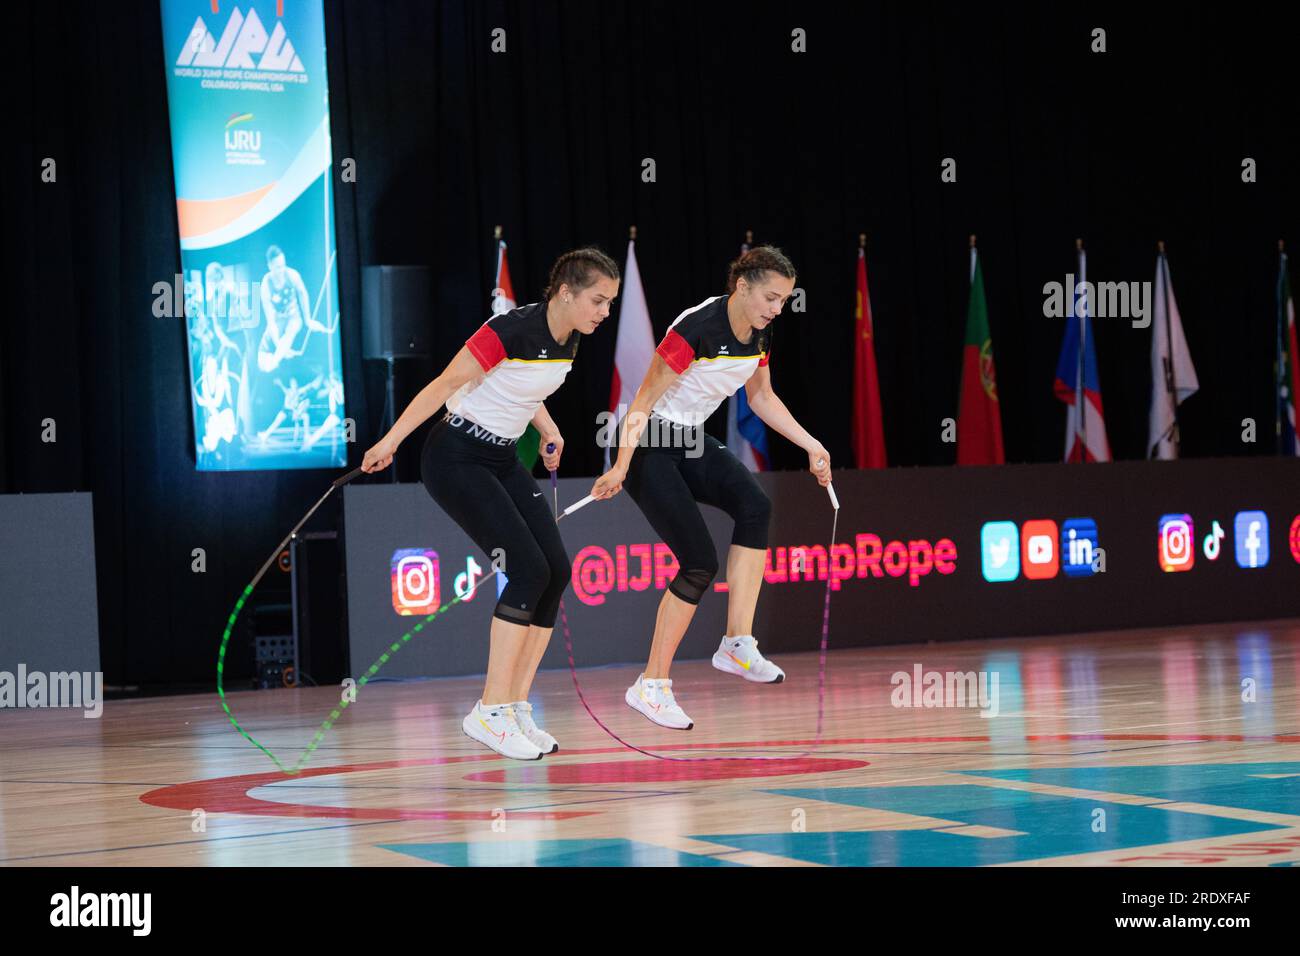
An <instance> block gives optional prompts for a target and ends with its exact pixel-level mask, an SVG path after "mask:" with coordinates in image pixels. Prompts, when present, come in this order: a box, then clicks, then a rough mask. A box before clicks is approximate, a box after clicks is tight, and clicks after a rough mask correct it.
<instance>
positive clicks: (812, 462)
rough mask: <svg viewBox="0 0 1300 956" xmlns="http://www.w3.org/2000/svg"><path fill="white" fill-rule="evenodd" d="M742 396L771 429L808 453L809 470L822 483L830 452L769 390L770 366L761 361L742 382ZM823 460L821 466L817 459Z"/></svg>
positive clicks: (826, 478)
mask: <svg viewBox="0 0 1300 956" xmlns="http://www.w3.org/2000/svg"><path fill="white" fill-rule="evenodd" d="M745 397H746V398H747V399H749V407H750V408H752V409H753V410H754V414H755V415H757V416H758V417H759V418H761V419H763V421H764V422H766V423H767V424H768V425H770V426H771V427H772V429H773V430H775V431H776V432H778V433H780V434H781V435H783V436H784V437H785V438H788V439H789V440H790V441H792V442H794V443H795V444H796V445H798V446H799V447H800V448H802V449H803V450H804V451H806V452H807V453H808V470H809V471H811V472H812V473H813V475H814V476H815V477H816V478H817V481H818V482H820V483H821V484H822V485H823V486H825V485H827V484H829V483H830V480H831V453H830V452H828V451H827V450H826V449H825V447H824V446H823V445H822V443H821V442H819V441H818V440H817V439H816V438H813V437H812V435H810V434H808V432H807V431H806V430H805V429H804V427H803V426H802V425H800V424H799V423H798V422H797V421H795V418H794V416H793V415H791V414H790V409H788V408H786V407H785V402H783V401H781V399H780V398H779V397H777V394H776V392H775V391H773V390H772V370H771V369H770V368H768V367H767V366H766V365H760V366H759V367H758V368H757V369H755V370H754V374H753V375H751V376H750V377H749V381H748V382H746V383H745ZM818 461H820V462H822V466H821V467H820V468H818V467H817V462H818Z"/></svg>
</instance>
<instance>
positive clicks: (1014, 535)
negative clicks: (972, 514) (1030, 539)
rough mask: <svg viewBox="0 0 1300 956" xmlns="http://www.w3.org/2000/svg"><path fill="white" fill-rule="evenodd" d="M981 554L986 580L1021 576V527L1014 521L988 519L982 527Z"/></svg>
mask: <svg viewBox="0 0 1300 956" xmlns="http://www.w3.org/2000/svg"><path fill="white" fill-rule="evenodd" d="M980 555H981V559H982V564H983V568H984V580H985V581H1014V580H1015V579H1016V578H1018V577H1020V529H1019V528H1017V527H1016V523H1015V522H1014V521H988V522H985V524H984V527H982V528H980Z"/></svg>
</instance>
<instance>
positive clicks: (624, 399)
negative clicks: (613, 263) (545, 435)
mask: <svg viewBox="0 0 1300 956" xmlns="http://www.w3.org/2000/svg"><path fill="white" fill-rule="evenodd" d="M621 291H622V293H623V306H622V308H621V309H620V310H619V313H618V337H617V339H615V342H614V379H613V381H612V382H611V385H610V390H609V410H610V411H611V412H613V413H614V417H613V418H612V419H611V421H610V423H609V429H608V431H607V432H606V443H605V469H606V470H607V471H608V470H609V466H610V447H611V446H612V445H613V444H614V443H616V442H617V441H618V436H617V435H616V434H615V433H614V426H615V425H616V424H617V423H618V420H619V419H620V418H621V417H622V416H623V415H626V414H627V410H628V409H629V408H631V407H632V399H633V398H635V397H636V392H637V389H639V388H640V387H641V382H642V381H644V380H645V377H646V373H647V372H649V371H650V360H651V359H653V358H654V354H655V333H654V328H653V327H652V326H651V325H650V308H649V306H647V305H646V301H645V288H644V287H643V286H642V285H641V270H640V269H638V268H637V265H636V243H635V242H634V241H633V240H631V239H629V240H628V242H627V265H626V266H625V267H624V269H623V287H622V289H621ZM620 406H621V407H620Z"/></svg>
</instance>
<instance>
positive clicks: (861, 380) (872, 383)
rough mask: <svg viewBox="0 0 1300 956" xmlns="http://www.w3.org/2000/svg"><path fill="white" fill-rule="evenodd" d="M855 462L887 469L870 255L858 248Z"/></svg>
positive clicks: (860, 465)
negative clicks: (868, 258)
mask: <svg viewBox="0 0 1300 956" xmlns="http://www.w3.org/2000/svg"><path fill="white" fill-rule="evenodd" d="M853 317H854V320H855V322H854V329H855V333H856V334H855V336H854V341H855V342H856V346H855V347H854V350H853V459H854V462H855V464H856V465H857V467H859V468H884V467H885V429H884V424H883V422H882V416H881V411H880V377H879V376H878V375H877V374H876V343H875V329H876V327H875V322H874V320H873V319H872V317H871V295H870V293H869V292H868V291H867V254H866V250H865V249H858V296H857V305H856V306H855V307H854V310H853Z"/></svg>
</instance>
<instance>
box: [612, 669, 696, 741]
mask: <svg viewBox="0 0 1300 956" xmlns="http://www.w3.org/2000/svg"><path fill="white" fill-rule="evenodd" d="M623 699H624V700H626V701H627V705H628V706H629V707H631V708H632V709H633V710H639V711H640V712H641V713H643V714H645V716H647V717H649V718H650V719H651V720H652V721H654V722H655V723H656V724H658V725H659V726H661V727H671V728H672V729H673V730H690V729H691V728H692V727H694V726H695V721H693V720H691V718H690V717H688V716H687V715H686V711H684V710H682V709H681V708H680V707H678V706H677V700H676V698H674V697H673V682H672V681H671V680H669V679H668V678H667V677H661V678H658V679H655V678H649V677H646V676H645V675H644V674H642V675H641V676H640V677H638V678H637V679H636V683H635V684H633V685H632V686H631V687H629V688H628V689H627V693H626V694H624V695H623Z"/></svg>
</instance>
